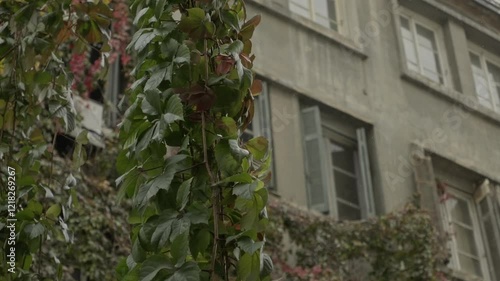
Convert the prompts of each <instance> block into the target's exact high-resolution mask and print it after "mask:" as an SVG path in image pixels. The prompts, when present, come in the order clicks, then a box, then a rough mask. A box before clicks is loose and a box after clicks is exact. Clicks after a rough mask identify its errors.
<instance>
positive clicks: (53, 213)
mask: <svg viewBox="0 0 500 281" xmlns="http://www.w3.org/2000/svg"><path fill="white" fill-rule="evenodd" d="M59 214H61V205H59V204H57V203H56V204H54V205H52V206H50V208H49V209H48V210H47V211H46V212H45V215H46V216H47V217H48V218H51V219H53V220H55V219H57V217H58V216H59Z"/></svg>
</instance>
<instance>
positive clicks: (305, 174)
mask: <svg viewBox="0 0 500 281" xmlns="http://www.w3.org/2000/svg"><path fill="white" fill-rule="evenodd" d="M248 9H249V13H250V14H261V15H262V23H261V25H260V26H259V28H258V30H257V32H256V33H255V36H254V45H253V51H254V53H255V54H256V57H257V62H258V63H256V64H255V70H256V72H257V74H258V76H260V78H261V79H262V80H263V81H265V85H266V87H265V92H264V94H263V95H261V96H260V97H259V98H258V108H257V111H258V113H257V114H256V115H255V118H254V122H253V125H252V128H251V130H250V131H249V134H254V135H264V136H267V137H269V138H270V139H271V140H272V143H273V153H274V180H273V182H272V184H271V189H272V190H273V192H274V193H275V194H277V195H278V196H280V197H282V198H284V199H286V200H289V201H292V202H295V203H296V204H299V205H302V206H307V208H309V209H311V210H315V211H318V212H321V213H324V214H327V215H330V216H333V217H334V218H336V219H338V220H356V219H364V218H368V217H370V216H376V215H380V214H384V213H387V212H389V211H391V210H394V209H396V208H398V207H401V206H402V205H404V204H405V203H406V202H408V201H409V200H411V198H412V196H413V195H414V194H415V193H417V192H419V194H420V203H421V205H422V206H423V207H425V208H427V209H429V210H430V211H431V214H432V216H433V218H434V220H435V222H436V226H438V228H439V229H441V230H442V231H447V232H449V233H451V234H452V235H451V241H450V242H449V248H450V252H451V260H450V267H452V268H453V271H454V275H456V277H457V278H458V279H457V280H476V279H474V278H479V279H478V280H484V281H495V280H500V186H499V183H500V1H498V0H496V1H495V0H489V1H487V0H470V1H462V0H401V1H398V0H370V1H367V0H354V1H353V0H288V1H287V0H252V1H248Z"/></svg>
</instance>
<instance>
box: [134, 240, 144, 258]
mask: <svg viewBox="0 0 500 281" xmlns="http://www.w3.org/2000/svg"><path fill="white" fill-rule="evenodd" d="M132 258H133V259H134V261H135V262H142V261H143V260H145V259H146V251H145V250H144V248H143V247H142V246H141V243H140V242H139V239H136V240H135V241H134V244H133V245H132Z"/></svg>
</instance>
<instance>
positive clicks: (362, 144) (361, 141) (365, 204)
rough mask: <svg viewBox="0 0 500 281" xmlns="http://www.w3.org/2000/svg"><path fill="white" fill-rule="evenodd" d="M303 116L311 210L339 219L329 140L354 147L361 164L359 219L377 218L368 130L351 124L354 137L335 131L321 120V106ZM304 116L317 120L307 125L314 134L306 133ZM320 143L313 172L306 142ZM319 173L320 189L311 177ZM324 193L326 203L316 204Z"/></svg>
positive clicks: (311, 109)
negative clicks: (314, 200)
mask: <svg viewBox="0 0 500 281" xmlns="http://www.w3.org/2000/svg"><path fill="white" fill-rule="evenodd" d="M301 112H302V114H303V116H302V132H304V134H303V136H302V138H303V142H304V143H303V147H304V155H305V173H306V184H305V186H306V188H307V192H306V193H307V195H308V199H307V200H308V207H309V208H310V209H312V210H316V211H318V212H321V213H323V214H328V215H332V216H333V217H334V218H336V219H340V218H339V216H338V207H337V198H336V189H335V181H334V175H333V164H332V163H331V162H332V158H331V154H330V153H329V150H328V144H329V142H330V141H334V142H337V143H340V144H342V145H346V146H351V147H352V148H353V149H354V150H355V151H356V153H355V154H356V158H357V160H358V161H356V162H358V165H357V167H355V169H356V176H357V177H356V192H357V194H358V200H359V209H360V218H361V219H367V218H369V217H372V216H374V215H375V207H374V206H375V203H374V197H373V185H372V179H371V171H370V161H369V153H368V147H367V143H366V132H365V131H366V128H365V127H364V126H359V125H358V126H352V125H349V127H351V128H352V129H353V131H355V133H354V138H353V136H351V134H345V133H343V132H342V129H340V128H339V130H337V129H336V127H335V125H332V124H330V123H329V122H328V120H323V119H322V118H321V111H320V109H319V106H317V105H316V106H309V107H305V108H302V109H301ZM304 114H311V115H310V116H309V117H314V118H312V119H309V120H314V121H313V123H314V124H308V125H309V127H310V128H314V130H313V131H314V132H310V133H309V134H308V133H305V132H306V130H305V126H306V124H305V122H304ZM332 136H337V137H332ZM309 141H313V142H314V141H317V144H318V146H319V147H318V149H319V154H318V155H321V156H320V158H319V159H318V161H314V162H315V164H316V165H318V166H317V167H316V170H314V171H311V166H312V165H310V163H308V161H309V152H308V149H307V142H309ZM315 172H316V173H318V172H319V179H320V181H321V187H318V186H313V185H312V183H311V180H310V174H312V173H315ZM320 193H321V194H323V195H322V196H323V197H324V199H323V202H313V199H312V198H313V197H314V196H313V194H316V195H317V194H320Z"/></svg>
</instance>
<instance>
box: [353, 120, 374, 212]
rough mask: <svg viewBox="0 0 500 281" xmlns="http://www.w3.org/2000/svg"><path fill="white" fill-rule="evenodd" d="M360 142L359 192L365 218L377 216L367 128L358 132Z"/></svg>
mask: <svg viewBox="0 0 500 281" xmlns="http://www.w3.org/2000/svg"><path fill="white" fill-rule="evenodd" d="M356 136H357V140H358V158H359V166H360V170H361V171H360V172H361V175H360V176H361V178H360V179H359V180H360V181H361V185H360V187H361V190H360V192H359V195H360V199H361V202H360V203H361V212H362V215H363V218H369V217H372V216H375V203H374V199H373V185H372V176H371V172H370V158H369V156H368V144H367V141H366V131H365V128H359V129H357V130H356Z"/></svg>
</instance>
